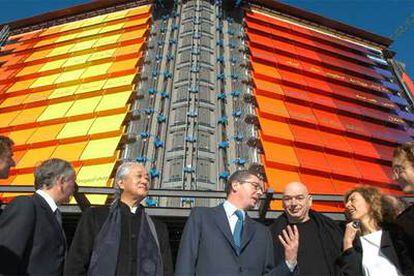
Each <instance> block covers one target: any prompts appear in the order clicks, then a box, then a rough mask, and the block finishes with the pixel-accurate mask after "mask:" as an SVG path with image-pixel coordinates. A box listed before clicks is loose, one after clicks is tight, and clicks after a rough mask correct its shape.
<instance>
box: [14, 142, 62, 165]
mask: <svg viewBox="0 0 414 276" xmlns="http://www.w3.org/2000/svg"><path fill="white" fill-rule="evenodd" d="M54 151H55V146H51V147H46V148H38V149H31V150H29V151H27V152H26V154H25V155H24V156H23V157H22V159H20V161H19V162H18V163H17V165H16V169H21V168H31V167H35V166H36V165H37V164H39V163H40V162H42V161H44V160H46V159H49V158H50V156H51V155H52V153H53V152H54Z"/></svg>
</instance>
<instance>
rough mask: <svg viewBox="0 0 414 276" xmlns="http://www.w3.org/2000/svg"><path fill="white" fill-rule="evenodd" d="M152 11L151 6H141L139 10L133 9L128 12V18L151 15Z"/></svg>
mask: <svg viewBox="0 0 414 276" xmlns="http://www.w3.org/2000/svg"><path fill="white" fill-rule="evenodd" d="M150 10H151V5H145V6H140V7H137V8H132V9H129V10H127V11H128V14H127V16H128V17H130V16H134V15H137V14H143V13H149V12H150Z"/></svg>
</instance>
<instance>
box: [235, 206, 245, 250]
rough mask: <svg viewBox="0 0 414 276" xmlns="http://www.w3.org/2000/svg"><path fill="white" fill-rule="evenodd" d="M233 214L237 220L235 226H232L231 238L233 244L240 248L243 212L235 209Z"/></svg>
mask: <svg viewBox="0 0 414 276" xmlns="http://www.w3.org/2000/svg"><path fill="white" fill-rule="evenodd" d="M234 214H235V215H236V216H237V222H236V226H235V227H234V232H233V239H234V244H235V245H236V246H237V248H238V249H240V245H241V240H242V232H243V212H242V211H240V210H236V211H235V212H234Z"/></svg>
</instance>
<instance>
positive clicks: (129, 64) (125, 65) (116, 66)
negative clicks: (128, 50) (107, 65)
mask: <svg viewBox="0 0 414 276" xmlns="http://www.w3.org/2000/svg"><path fill="white" fill-rule="evenodd" d="M137 63H138V60H137V59H136V58H133V59H127V60H122V61H118V62H114V63H113V65H112V66H111V69H110V70H109V71H108V73H114V72H119V71H123V70H129V69H134V68H135V67H136V66H137Z"/></svg>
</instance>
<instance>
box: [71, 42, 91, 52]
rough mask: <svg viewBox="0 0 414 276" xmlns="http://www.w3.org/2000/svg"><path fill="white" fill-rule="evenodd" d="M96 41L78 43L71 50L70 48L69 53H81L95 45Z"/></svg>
mask: <svg viewBox="0 0 414 276" xmlns="http://www.w3.org/2000/svg"><path fill="white" fill-rule="evenodd" d="M96 41H97V39H91V40H87V41H82V42H78V43H76V44H75V45H73V47H72V48H70V52H71V53H73V52H76V51H83V50H86V49H90V48H92V47H93V45H94V44H95V42H96Z"/></svg>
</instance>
